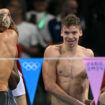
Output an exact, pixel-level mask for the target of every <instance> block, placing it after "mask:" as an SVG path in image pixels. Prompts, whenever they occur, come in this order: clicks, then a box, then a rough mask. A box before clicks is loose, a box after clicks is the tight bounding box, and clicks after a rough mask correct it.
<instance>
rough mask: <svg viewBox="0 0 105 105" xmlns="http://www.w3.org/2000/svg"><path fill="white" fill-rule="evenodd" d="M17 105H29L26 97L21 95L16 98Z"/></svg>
mask: <svg viewBox="0 0 105 105" xmlns="http://www.w3.org/2000/svg"><path fill="white" fill-rule="evenodd" d="M15 100H16V103H17V105H27V101H26V95H25V94H24V95H20V96H16V97H15Z"/></svg>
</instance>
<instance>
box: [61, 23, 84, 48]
mask: <svg viewBox="0 0 105 105" xmlns="http://www.w3.org/2000/svg"><path fill="white" fill-rule="evenodd" d="M61 36H62V37H63V40H64V43H65V44H66V45H68V46H70V47H71V48H73V47H74V46H76V45H78V41H79V37H80V36H82V30H81V29H80V27H79V26H73V25H72V26H70V27H66V26H63V27H62V31H61Z"/></svg>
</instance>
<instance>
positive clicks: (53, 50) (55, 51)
mask: <svg viewBox="0 0 105 105" xmlns="http://www.w3.org/2000/svg"><path fill="white" fill-rule="evenodd" d="M59 47H60V46H58V45H50V46H48V47H47V48H46V50H45V53H44V57H58V56H59V54H60V53H59Z"/></svg>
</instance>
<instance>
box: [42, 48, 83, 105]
mask: <svg viewBox="0 0 105 105" xmlns="http://www.w3.org/2000/svg"><path fill="white" fill-rule="evenodd" d="M58 55H59V54H58V52H57V51H56V50H55V48H54V47H53V46H52V47H48V48H47V49H46V51H45V54H44V57H58ZM56 65H57V60H45V61H44V63H43V71H42V73H43V79H44V85H45V89H46V91H48V92H50V93H51V94H52V95H54V96H55V97H57V98H59V99H60V100H62V101H63V102H65V103H67V104H69V105H70V104H72V105H85V104H84V103H82V102H80V101H79V100H77V99H75V98H73V97H71V96H70V95H68V94H67V93H66V92H65V91H64V90H63V89H62V88H61V87H60V86H59V85H58V84H57V83H56Z"/></svg>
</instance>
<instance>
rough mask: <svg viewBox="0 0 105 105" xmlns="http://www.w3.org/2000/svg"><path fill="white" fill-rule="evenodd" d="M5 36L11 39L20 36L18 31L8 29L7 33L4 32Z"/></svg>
mask: <svg viewBox="0 0 105 105" xmlns="http://www.w3.org/2000/svg"><path fill="white" fill-rule="evenodd" d="M3 33H4V34H5V35H8V36H9V37H18V34H17V32H16V31H14V30H12V29H7V30H6V31H4V32H3Z"/></svg>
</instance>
